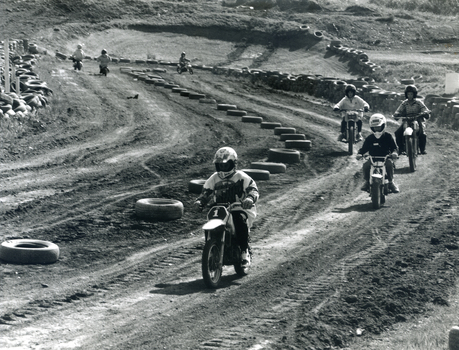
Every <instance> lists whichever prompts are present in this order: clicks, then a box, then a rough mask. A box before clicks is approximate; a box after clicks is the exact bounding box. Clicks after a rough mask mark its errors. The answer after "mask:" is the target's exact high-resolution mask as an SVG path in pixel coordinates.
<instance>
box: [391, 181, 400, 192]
mask: <svg viewBox="0 0 459 350" xmlns="http://www.w3.org/2000/svg"><path fill="white" fill-rule="evenodd" d="M389 191H390V192H392V193H399V192H400V190H399V189H398V187H397V185H396V184H394V182H389Z"/></svg>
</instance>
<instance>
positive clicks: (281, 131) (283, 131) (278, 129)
mask: <svg viewBox="0 0 459 350" xmlns="http://www.w3.org/2000/svg"><path fill="white" fill-rule="evenodd" d="M281 134H296V129H295V128H289V127H285V126H280V127H276V128H274V135H281Z"/></svg>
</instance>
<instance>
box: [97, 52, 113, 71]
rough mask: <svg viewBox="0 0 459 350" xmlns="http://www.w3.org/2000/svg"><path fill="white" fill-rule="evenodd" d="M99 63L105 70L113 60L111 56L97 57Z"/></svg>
mask: <svg viewBox="0 0 459 350" xmlns="http://www.w3.org/2000/svg"><path fill="white" fill-rule="evenodd" d="M97 61H98V62H99V65H100V67H102V68H105V67H108V62H110V61H111V58H110V56H109V55H107V54H104V55H100V56H99V57H97Z"/></svg>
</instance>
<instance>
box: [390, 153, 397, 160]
mask: <svg viewBox="0 0 459 350" xmlns="http://www.w3.org/2000/svg"><path fill="white" fill-rule="evenodd" d="M390 156H391V157H392V160H397V159H398V154H397V152H394V153H392V154H391V155H390Z"/></svg>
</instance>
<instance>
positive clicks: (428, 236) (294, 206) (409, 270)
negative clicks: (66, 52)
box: [0, 62, 458, 349]
mask: <svg viewBox="0 0 459 350" xmlns="http://www.w3.org/2000/svg"><path fill="white" fill-rule="evenodd" d="M94 71H97V67H96V65H95V63H91V62H89V63H88V64H87V65H86V66H85V68H84V71H83V72H81V73H77V72H74V71H72V70H71V69H70V67H69V64H68V63H67V62H62V63H60V64H59V65H58V66H56V67H55V68H53V70H52V71H51V72H49V77H50V83H51V84H56V85H58V86H59V89H58V90H57V91H56V92H55V97H54V99H55V101H56V102H55V104H54V105H53V107H52V108H54V109H56V110H58V111H59V113H58V114H59V115H60V118H59V119H58V120H54V121H51V120H49V121H47V120H45V123H44V125H43V127H44V128H43V129H42V130H41V132H39V133H37V134H36V135H28V136H27V138H25V139H23V140H21V139H19V140H16V141H15V142H16V143H15V144H14V145H11V144H10V145H8V146H9V147H10V148H15V149H17V150H20V153H18V154H17V155H16V156H13V157H12V156H11V155H10V156H9V157H10V158H9V159H5V160H3V161H2V167H1V170H0V177H1V181H2V187H1V192H0V200H1V201H2V205H3V206H2V211H1V222H2V232H1V237H2V239H6V238H20V237H23V238H25V237H31V238H38V239H45V240H50V241H53V242H55V243H57V244H58V245H59V247H60V249H61V258H60V260H59V262H58V263H56V264H52V265H31V266H29V265H24V266H22V265H11V264H5V263H2V264H1V265H0V266H1V273H2V283H1V286H0V293H1V296H2V297H1V298H0V300H1V302H0V310H1V314H0V329H1V336H0V347H1V348H4V349H69V348H74V349H108V348H117V349H199V348H202V349H212V348H227V349H286V348H292V349H296V348H301V349H304V348H307V347H308V346H314V347H316V348H317V349H321V348H327V346H338V347H342V346H345V345H346V344H350V343H352V341H355V340H356V337H355V334H356V333H355V330H356V329H357V328H363V329H365V330H366V334H365V335H371V334H378V333H380V332H382V331H383V330H385V329H387V327H389V326H390V325H391V324H393V323H395V322H403V321H408V320H410V319H412V318H414V317H416V315H418V314H420V313H423V312H426V311H427V310H428V302H434V303H442V302H443V301H445V300H446V297H447V287H448V286H451V285H452V284H453V283H454V275H455V266H456V265H457V263H458V261H457V256H456V254H453V253H454V249H457V245H456V240H457V238H456V231H455V230H454V227H455V225H456V224H457V222H456V216H455V212H456V208H457V191H458V187H457V184H456V182H455V169H456V168H457V165H458V164H457V159H458V157H457V149H458V148H457V141H456V139H455V138H454V134H453V133H452V132H450V131H445V130H437V129H436V128H432V131H431V132H430V134H429V148H428V150H429V154H428V155H426V156H422V157H421V158H420V161H419V168H418V170H417V171H416V172H415V173H409V172H408V163H407V160H406V159H405V158H401V159H400V160H399V161H398V163H397V170H396V176H397V177H396V181H397V183H398V185H399V187H400V188H401V193H400V194H397V195H390V196H389V197H388V199H387V202H386V205H385V206H384V207H383V208H382V209H380V210H377V211H374V210H373V209H371V203H370V201H369V197H368V195H367V194H366V193H363V192H361V191H360V190H359V188H360V185H361V181H362V180H361V175H360V168H361V164H360V163H359V162H358V161H357V160H355V158H354V157H350V156H347V155H346V152H345V150H346V149H345V145H341V144H339V143H337V142H336V141H335V138H336V131H337V128H338V125H339V124H338V118H336V117H334V116H333V115H331V114H330V108H329V106H328V104H327V103H323V102H321V101H320V100H317V99H314V98H312V97H309V96H307V95H294V94H289V93H279V92H274V91H271V90H269V89H266V88H264V87H253V86H252V85H251V84H249V83H247V82H244V81H240V80H236V79H232V78H228V77H223V76H216V75H213V74H211V73H210V72H207V71H199V72H197V73H196V74H195V75H193V76H190V75H178V74H176V73H175V74H174V73H164V74H163V75H164V77H165V78H166V79H167V80H168V81H173V82H175V83H177V84H178V85H180V86H181V87H186V88H188V89H191V90H193V91H197V92H202V93H204V94H206V95H207V96H208V97H212V98H214V99H215V100H216V101H217V102H218V103H231V104H236V105H237V106H238V108H240V109H243V110H246V111H248V112H249V113H250V114H251V115H259V116H263V118H264V120H265V121H278V122H281V123H282V125H283V126H291V127H295V128H296V130H297V132H298V133H305V134H306V135H307V138H308V139H310V140H311V141H312V145H313V146H312V149H311V150H310V151H306V152H302V159H301V163H299V164H288V166H287V172H286V173H285V174H276V175H271V178H270V180H269V181H258V185H259V187H260V192H261V200H260V202H259V204H258V211H259V217H258V219H257V221H256V223H255V226H254V228H253V231H252V246H253V249H254V253H255V259H254V264H253V268H252V270H251V273H250V275H249V276H247V277H245V278H242V279H237V278H236V275H235V274H234V272H233V271H232V269H227V270H225V272H224V281H223V285H222V288H219V289H217V290H215V291H211V290H207V289H206V288H205V286H204V283H203V281H202V278H201V275H200V254H201V250H202V246H203V237H202V234H201V231H200V225H202V223H203V222H204V214H197V213H194V212H192V210H191V204H192V202H193V200H194V198H195V196H196V195H195V194H192V193H189V192H188V189H187V185H188V182H189V181H190V180H191V179H196V178H206V177H207V176H209V175H210V174H211V173H212V171H213V169H212V164H211V159H212V157H213V154H214V152H215V150H216V149H217V148H218V147H219V146H222V145H230V146H233V147H234V148H235V149H236V150H237V151H238V153H239V156H240V168H247V167H249V166H250V162H252V161H260V160H266V157H267V151H268V149H269V148H279V147H283V142H281V141H279V140H278V137H277V136H276V135H274V134H273V131H272V130H266V129H261V128H260V126H259V125H258V124H247V123H242V122H241V121H240V118H239V117H233V116H227V115H226V113H225V112H222V111H220V110H217V109H216V105H215V104H206V103H199V102H198V101H196V100H191V99H189V98H186V97H183V96H179V95H178V94H176V93H173V92H172V91H171V90H170V89H165V88H163V87H155V86H151V85H147V84H145V83H144V82H141V81H137V80H133V78H132V77H131V76H129V75H126V74H122V73H121V72H120V71H119V70H118V69H113V70H112V72H111V73H110V74H109V76H108V77H100V76H96V75H94V74H92V73H91V72H94ZM134 93H138V94H139V99H127V97H130V96H133V94H134ZM47 122H48V123H47ZM69 123H70V125H69ZM61 126H65V127H64V128H62V127H61ZM365 132H366V134H368V132H369V131H368V130H367V129H365ZM150 197H163V198H173V199H178V200H180V201H182V202H183V203H184V206H185V213H184V216H183V217H182V218H181V219H179V220H175V221H171V222H147V221H142V220H139V219H138V218H137V217H136V215H135V211H134V204H135V201H136V200H138V199H140V198H150ZM432 238H436V239H437V240H436V241H434V240H432ZM432 242H434V243H435V244H433V243H432ZM437 242H438V244H437ZM433 276H435V278H432V277H433Z"/></svg>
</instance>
